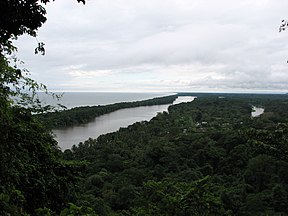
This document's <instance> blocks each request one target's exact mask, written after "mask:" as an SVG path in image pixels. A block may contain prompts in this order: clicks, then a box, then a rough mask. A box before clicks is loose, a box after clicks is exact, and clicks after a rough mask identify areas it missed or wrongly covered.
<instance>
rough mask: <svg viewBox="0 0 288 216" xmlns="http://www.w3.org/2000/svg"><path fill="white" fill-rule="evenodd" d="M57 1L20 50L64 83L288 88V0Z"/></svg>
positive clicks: (57, 83) (33, 67)
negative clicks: (41, 50) (284, 23)
mask: <svg viewBox="0 0 288 216" xmlns="http://www.w3.org/2000/svg"><path fill="white" fill-rule="evenodd" d="M86 1H87V2H86V5H84V6H83V5H82V4H78V3H77V1H76V0H75V1H73V0H57V1H55V2H52V3H50V4H48V5H47V6H46V9H47V13H48V15H47V17H48V21H47V22H46V23H45V24H44V25H43V27H42V28H41V29H40V30H39V34H38V37H37V39H38V40H39V41H43V42H44V43H45V44H46V45H45V48H46V55H45V56H41V55H34V48H35V47H36V45H37V41H36V40H35V39H34V38H32V37H28V36H22V37H20V39H19V40H18V41H17V43H16V45H17V46H18V49H19V53H18V57H20V59H22V60H23V61H24V62H25V67H26V68H28V69H29V70H30V72H31V74H32V75H31V76H32V77H33V78H34V79H36V80H37V81H39V82H42V83H44V84H46V85H47V86H48V88H49V89H50V90H55V91H106V92H113V91H119V92H130V91H132V92H143V91H145V92H175V91H192V92H193V91H197V92H199V91H205V92H215V91H217V92H288V64H287V63H286V61H287V59H288V30H287V32H285V31H284V32H282V33H279V31H278V30H279V26H280V24H281V20H282V19H287V18H288V17H287V11H288V1H287V0H277V1H275V0H237V1H236V0H217V1H215V0H86Z"/></svg>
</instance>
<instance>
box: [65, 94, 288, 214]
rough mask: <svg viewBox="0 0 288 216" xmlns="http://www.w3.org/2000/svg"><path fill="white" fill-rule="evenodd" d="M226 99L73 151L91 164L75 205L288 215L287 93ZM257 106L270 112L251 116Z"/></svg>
mask: <svg viewBox="0 0 288 216" xmlns="http://www.w3.org/2000/svg"><path fill="white" fill-rule="evenodd" d="M198 96H199V95H198ZM222 97H223V95H222V96H221V97H220V98H219V95H206V96H205V97H204V96H203V95H202V97H201V96H199V97H198V98H197V99H196V100H195V101H193V102H190V103H184V104H179V105H174V106H171V107H170V108H169V113H166V112H164V113H163V114H158V115H157V116H156V117H155V118H153V119H152V120H151V121H150V122H146V121H145V122H138V123H135V124H134V125H131V126H129V127H128V128H125V129H123V128H121V129H120V131H118V132H115V133H110V134H107V135H102V136H100V137H99V138H98V139H97V140H94V139H89V140H87V141H85V142H84V143H80V144H79V146H73V148H72V149H71V150H66V151H65V152H64V157H65V159H67V160H71V161H75V160H76V161H83V160H84V161H86V162H88V164H89V165H88V166H87V170H86V171H85V172H83V176H85V177H84V178H83V179H82V181H81V182H79V187H78V192H77V197H78V198H77V199H76V204H78V205H79V206H81V205H84V206H85V205H86V206H89V207H91V208H93V209H94V210H95V211H96V212H97V213H98V214H99V215H287V214H288V211H287V205H288V197H287V196H288V175H287V168H288V157H287V156H288V152H287V150H288V147H287V141H288V139H287V132H288V128H287V123H288V122H287V121H288V111H287V103H288V98H287V96H284V95H279V96H276V95H246V96H243V95H225V98H222ZM251 104H259V105H262V106H264V107H265V113H264V114H263V115H261V116H260V117H257V118H253V119H251Z"/></svg>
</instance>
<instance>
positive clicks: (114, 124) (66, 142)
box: [53, 96, 195, 150]
mask: <svg viewBox="0 0 288 216" xmlns="http://www.w3.org/2000/svg"><path fill="white" fill-rule="evenodd" d="M194 98H195V97H190V96H189V97H178V98H177V99H176V100H175V101H174V102H173V104H178V103H183V102H189V101H192V100H194ZM170 105H172V104H166V105H156V106H143V107H135V108H128V109H121V110H117V111H115V112H111V113H108V114H105V115H102V116H99V117H96V118H95V119H94V121H92V122H90V123H87V124H82V125H78V126H73V127H67V128H62V129H57V130H53V133H54V135H55V139H56V140H57V141H58V144H59V146H60V147H61V149H62V150H65V149H70V148H71V147H72V146H73V145H78V144H79V142H83V141H85V140H87V139H88V138H90V137H91V138H97V137H98V136H100V135H102V134H106V133H110V132H114V131H117V130H118V129H119V128H120V127H127V126H129V125H131V124H133V123H135V122H140V121H149V120H151V119H152V118H153V117H154V116H156V115H157V113H159V112H164V111H167V110H168V107H169V106H170Z"/></svg>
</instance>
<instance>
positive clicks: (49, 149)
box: [0, 0, 288, 216]
mask: <svg viewBox="0 0 288 216" xmlns="http://www.w3.org/2000/svg"><path fill="white" fill-rule="evenodd" d="M77 1H78V2H85V1H83V0H77ZM48 2H49V0H40V1H33V0H23V1H18V0H12V1H8V0H1V1H0V18H1V19H0V159H1V170H0V171H1V172H0V215H3V216H8V215H9V216H10V215H12V216H14V215H15V216H18V215H26V216H27V215H38V216H40V215H41V216H43V215H46V216H49V215H60V216H68V215H69V216H71V215H91V216H93V215H139V216H140V215H143V216H144V215H148V216H149V215H160V216H161V215H162V216H164V215H171V216H172V215H173V216H174V215H175V216H182V215H183V216H184V215H239V216H240V215H243V216H244V215H245V216H246V215H248V216H249V215H251V216H252V215H253V216H254V215H288V209H287V206H288V173H287V168H288V146H287V144H288V137H287V134H288V127H287V126H288V109H287V105H288V98H287V95H241V94H201V93H197V94H194V93H193V94H192V95H193V96H198V98H197V99H196V100H195V101H193V102H190V103H184V104H179V105H175V106H171V107H170V108H169V113H168V112H164V113H162V114H158V115H157V116H156V117H155V118H153V119H152V120H151V121H149V122H146V121H145V122H138V123H135V124H133V125H131V126H129V127H128V128H121V129H120V130H119V131H118V132H114V133H110V134H106V135H102V136H100V137H99V138H98V139H97V140H94V139H89V140H87V141H85V142H83V143H80V144H79V145H78V146H73V148H72V149H71V150H66V151H65V152H61V151H60V150H59V148H58V146H57V142H56V141H55V140H54V139H53V137H52V136H51V134H50V132H49V131H47V129H46V128H45V127H44V126H43V125H41V124H40V123H39V121H38V119H37V118H36V116H35V115H32V113H41V112H47V111H48V110H47V109H49V108H50V107H49V106H48V107H42V106H41V104H40V103H39V100H38V99H37V98H35V92H36V91H38V90H41V89H42V90H44V91H46V88H45V86H44V85H42V84H38V83H36V82H35V81H33V80H31V79H29V78H27V76H26V75H27V71H26V70H20V69H19V68H17V62H18V60H17V59H16V58H14V57H11V54H12V53H13V52H14V51H15V50H16V48H15V47H14V46H13V43H12V40H13V39H17V37H18V36H20V35H22V34H28V35H31V36H34V37H35V36H36V34H37V30H38V28H39V27H40V26H41V25H42V24H43V23H44V22H45V21H46V17H45V15H46V11H45V8H44V7H43V5H44V4H46V3H48ZM40 3H43V4H40ZM15 11H17V13H15ZM43 45H44V44H43V43H39V44H38V47H37V48H36V50H35V52H42V53H44V52H45V50H44V47H43ZM11 65H13V66H11ZM30 93H32V94H30ZM179 95H188V94H187V93H182V94H179ZM12 97H18V98H19V101H17V102H15V101H13V100H11V98H12ZM159 100H160V101H159ZM161 100H162V99H156V101H157V102H155V100H148V101H144V102H135V103H120V104H116V105H109V106H105V107H101V106H98V107H86V108H77V109H73V110H70V111H65V112H60V113H57V114H46V115H43V116H41V117H39V118H42V120H43V119H44V120H45V119H46V118H47V119H48V118H50V119H51V120H50V123H49V124H48V120H47V124H48V126H50V127H53V126H57V127H58V126H66V125H69V124H75V123H84V122H87V121H89V120H91V119H93V118H95V117H96V116H97V115H101V114H104V113H107V112H112V111H115V110H117V109H120V108H127V107H135V106H143V105H153V104H154V103H155V104H165V103H170V102H167V101H166V100H172V98H171V97H167V98H165V99H164V100H165V101H166V102H161ZM252 105H256V106H262V107H265V113H264V114H263V115H261V116H260V117H257V118H253V119H252V118H251V117H250V112H251V106H252ZM51 121H54V122H52V123H51Z"/></svg>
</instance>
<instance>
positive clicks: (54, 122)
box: [36, 94, 178, 129]
mask: <svg viewBox="0 0 288 216" xmlns="http://www.w3.org/2000/svg"><path fill="white" fill-rule="evenodd" d="M177 97H178V95H177V94H175V95H170V96H165V97H157V98H152V99H147V100H142V101H135V102H121V103H114V104H109V105H104V106H102V105H98V106H84V107H75V108H72V109H68V110H62V111H59V112H52V113H45V114H41V115H37V116H36V117H37V118H38V119H39V120H40V121H41V122H42V123H43V124H44V125H45V126H46V127H47V128H49V129H58V128H64V127H69V126H73V125H79V124H85V123H88V122H91V121H93V120H94V119H95V118H96V117H98V116H101V115H104V114H108V113H111V112H114V111H116V110H120V109H125V108H133V107H141V106H153V105H163V104H172V103H173V101H174V100H175V99H176V98H177Z"/></svg>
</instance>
